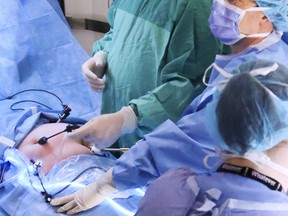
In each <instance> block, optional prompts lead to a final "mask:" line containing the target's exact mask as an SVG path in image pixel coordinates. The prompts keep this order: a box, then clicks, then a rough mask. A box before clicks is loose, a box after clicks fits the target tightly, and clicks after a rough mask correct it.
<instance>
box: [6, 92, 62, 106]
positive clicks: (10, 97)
mask: <svg viewBox="0 0 288 216" xmlns="http://www.w3.org/2000/svg"><path fill="white" fill-rule="evenodd" d="M29 91H39V92H45V93H47V94H50V95H53V96H54V97H56V98H57V99H58V100H59V101H60V103H61V104H62V105H63V101H62V100H61V98H60V97H59V96H57V95H56V94H54V93H52V92H50V91H47V90H44V89H25V90H22V91H19V92H16V93H15V94H13V95H10V96H8V97H6V98H3V99H1V100H0V101H3V100H7V99H12V98H13V97H15V96H16V95H18V94H22V93H24V92H29Z"/></svg>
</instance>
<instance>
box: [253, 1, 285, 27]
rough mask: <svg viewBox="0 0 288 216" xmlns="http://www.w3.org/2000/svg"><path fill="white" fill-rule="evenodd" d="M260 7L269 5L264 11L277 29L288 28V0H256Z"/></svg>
mask: <svg viewBox="0 0 288 216" xmlns="http://www.w3.org/2000/svg"><path fill="white" fill-rule="evenodd" d="M256 3H257V5H258V6H259V7H267V8H269V9H268V10H264V11H263V13H264V14H265V15H266V16H267V17H268V19H269V20H270V21H271V22H272V23H273V25H274V27H275V29H276V30H277V31H283V32H286V31H287V29H288V0H256Z"/></svg>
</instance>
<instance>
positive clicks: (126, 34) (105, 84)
mask: <svg viewBox="0 0 288 216" xmlns="http://www.w3.org/2000/svg"><path fill="white" fill-rule="evenodd" d="M211 4H212V0H114V1H113V2H112V5H111V6H110V9H109V12H108V21H109V24H110V26H111V29H110V31H109V32H108V33H106V34H105V36H104V37H103V38H102V39H101V40H99V41H96V42H95V43H94V49H93V50H94V51H93V55H92V57H91V58H90V59H89V60H88V61H87V62H85V63H84V64H83V66H82V73H83V76H84V78H85V79H86V80H87V82H88V84H89V85H90V87H91V88H93V89H95V90H96V91H103V96H102V109H101V112H102V113H101V114H102V115H99V116H96V117H95V118H93V119H92V120H90V121H89V122H88V123H87V124H85V125H84V126H82V127H81V128H79V129H78V130H76V131H75V132H73V133H71V136H72V137H77V138H79V137H82V138H84V139H86V140H89V141H92V142H93V143H94V145H95V146H96V147H97V148H99V149H103V148H107V147H109V146H111V145H112V144H115V143H117V146H118V147H121V148H124V147H128V148H129V147H131V146H132V145H133V144H135V143H136V141H138V140H139V139H141V138H142V137H143V135H145V134H146V133H148V132H150V131H152V130H153V129H154V128H155V127H157V126H158V125H160V124H161V123H162V122H164V121H165V120H167V119H171V120H173V121H177V120H178V119H179V117H180V115H181V113H182V112H183V111H184V109H185V108H186V106H187V105H188V104H189V103H190V102H191V101H192V100H193V99H194V98H195V97H196V96H197V95H198V94H199V93H201V91H202V90H203V84H202V76H203V73H204V71H205V69H206V68H207V67H208V66H209V65H210V64H211V63H212V62H213V61H214V58H215V55H216V54H218V53H223V52H226V51H225V49H226V48H225V47H223V46H222V45H221V44H220V43H219V42H218V41H217V40H216V39H215V38H214V36H212V34H211V33H210V30H209V27H208V17H209V14H210V6H211ZM227 51H228V50H227ZM228 52H229V51H228ZM119 137H120V139H118V138H119ZM117 141H118V142H117ZM115 145H116V144H115Z"/></svg>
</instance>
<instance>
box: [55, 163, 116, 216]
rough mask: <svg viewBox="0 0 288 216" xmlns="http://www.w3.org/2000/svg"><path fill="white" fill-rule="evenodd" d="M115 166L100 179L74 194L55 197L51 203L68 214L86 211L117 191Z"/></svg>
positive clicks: (58, 210) (59, 210)
mask: <svg viewBox="0 0 288 216" xmlns="http://www.w3.org/2000/svg"><path fill="white" fill-rule="evenodd" d="M112 172H113V168H110V169H109V170H108V171H107V172H106V173H104V174H103V175H102V176H101V177H100V178H99V180H98V181H95V182H93V183H91V184H89V185H87V186H86V187H84V188H82V189H80V190H78V191H76V192H75V193H73V194H70V195H67V196H64V197H61V198H58V199H53V200H52V201H51V202H50V204H51V205H52V206H59V205H61V207H59V208H58V209H57V212H61V213H63V212H66V214H68V215H71V214H76V213H78V212H81V211H85V210H87V209H90V208H92V207H94V206H97V205H99V204H100V203H101V202H103V201H104V200H105V199H106V198H107V197H108V196H109V195H110V194H112V193H115V192H117V190H116V189H115V187H114V183H113V180H112Z"/></svg>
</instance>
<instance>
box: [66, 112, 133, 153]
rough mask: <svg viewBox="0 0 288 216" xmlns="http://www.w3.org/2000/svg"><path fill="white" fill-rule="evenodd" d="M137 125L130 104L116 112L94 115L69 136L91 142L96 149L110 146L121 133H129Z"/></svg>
mask: <svg viewBox="0 0 288 216" xmlns="http://www.w3.org/2000/svg"><path fill="white" fill-rule="evenodd" d="M136 125H137V117H136V115H135V113H134V112H133V110H132V109H131V107H130V106H127V107H122V109H121V110H120V111H118V112H116V113H111V114H105V115H100V116H96V117H95V118H93V119H92V120H90V121H88V122H87V123H86V124H84V125H83V126H81V127H80V128H79V129H77V130H75V131H73V132H72V133H69V134H68V136H69V137H70V138H74V139H79V138H82V139H83V140H86V141H89V142H92V143H93V144H94V146H95V147H96V148H97V149H103V148H107V147H109V146H111V145H112V144H113V143H115V141H116V140H117V139H118V138H119V137H120V136H121V135H123V134H126V133H131V132H132V131H134V130H135V128H136Z"/></svg>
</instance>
